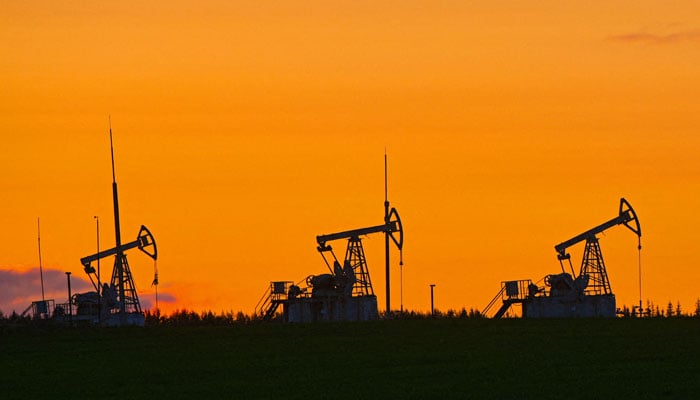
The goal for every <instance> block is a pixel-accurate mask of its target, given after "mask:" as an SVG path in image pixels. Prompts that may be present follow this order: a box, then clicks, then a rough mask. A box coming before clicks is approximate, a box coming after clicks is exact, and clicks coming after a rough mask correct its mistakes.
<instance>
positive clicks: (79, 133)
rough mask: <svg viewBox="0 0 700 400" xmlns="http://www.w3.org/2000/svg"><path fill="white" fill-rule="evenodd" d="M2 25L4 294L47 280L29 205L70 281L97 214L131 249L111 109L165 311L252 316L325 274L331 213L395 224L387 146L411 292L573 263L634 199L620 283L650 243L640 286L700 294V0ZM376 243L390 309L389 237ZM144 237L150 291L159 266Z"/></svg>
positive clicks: (472, 296)
mask: <svg viewBox="0 0 700 400" xmlns="http://www.w3.org/2000/svg"><path fill="white" fill-rule="evenodd" d="M0 26H1V28H0V49H1V50H2V54H3V55H2V57H1V58H0V81H1V84H0V137H1V138H2V146H0V169H1V171H2V174H0V187H1V188H2V192H1V193H0V210H1V211H0V226H2V229H1V230H0V243H1V246H0V269H1V270H2V275H0V276H1V277H2V281H0V292H1V294H0V310H2V311H3V312H4V313H6V314H7V313H8V312H11V311H12V309H15V310H16V311H18V312H21V311H22V310H23V309H24V308H25V307H26V306H27V305H29V303H31V301H32V300H38V299H40V298H41V291H40V287H38V286H37V285H36V284H32V283H27V279H30V278H29V276H30V275H31V273H28V271H34V270H35V268H36V267H37V266H38V255H37V226H36V221H37V217H40V218H41V230H42V238H41V240H42V257H43V264H44V268H45V269H46V270H49V271H54V272H52V273H51V274H50V275H48V276H49V277H50V278H48V279H54V280H58V279H60V282H50V287H51V288H52V289H51V291H50V293H48V294H49V295H50V296H52V298H56V299H57V300H58V299H61V301H63V300H62V299H63V298H64V297H65V296H66V294H65V290H64V284H65V275H63V272H64V271H72V273H73V275H72V276H73V278H74V279H75V280H79V279H86V278H87V277H86V275H85V274H84V273H83V271H82V266H81V265H80V262H79V260H80V258H81V257H84V256H86V255H89V254H92V253H94V252H95V250H96V231H95V219H94V218H93V216H95V215H98V216H99V217H100V223H101V229H100V231H101V232H100V233H101V238H100V240H101V246H102V248H107V247H109V246H113V245H114V242H115V239H114V226H113V214H112V197H111V196H112V194H111V179H112V177H111V167H110V154H109V122H108V118H109V116H110V115H111V118H112V128H113V132H114V148H115V160H116V176H117V182H118V184H119V195H120V199H119V200H120V208H121V226H122V236H123V237H124V238H125V240H133V239H134V238H135V237H136V235H137V233H138V230H139V227H140V226H141V225H142V224H144V225H146V226H148V228H149V229H150V230H151V231H152V232H153V235H154V236H155V239H156V241H157V243H158V252H159V259H158V269H159V272H160V286H159V289H158V290H159V301H160V306H161V309H163V310H164V311H166V312H167V311H172V310H175V309H183V308H186V309H191V310H195V311H200V310H212V311H214V312H219V311H229V310H234V311H237V310H242V311H244V312H246V313H249V312H252V311H253V308H254V306H255V304H256V303H257V301H258V299H259V298H260V296H261V295H262V294H263V292H264V291H265V289H266V288H267V287H268V285H269V282H270V281H276V280H290V281H295V282H298V281H301V280H303V279H305V278H306V276H308V275H311V274H319V273H324V272H325V271H326V269H325V265H324V264H323V261H322V259H321V257H320V255H319V254H318V252H317V251H316V242H315V238H316V235H319V234H324V233H331V232H336V231H342V230H347V229H353V228H360V227H364V226H372V225H377V224H381V223H382V218H383V201H384V170H383V156H384V152H385V149H386V152H387V154H388V159H389V200H390V201H391V205H392V206H393V207H396V208H397V210H398V212H399V213H400V215H401V219H402V220H403V224H404V229H405V246H404V252H403V259H404V264H405V265H404V267H403V305H404V308H407V309H412V310H418V311H427V310H429V308H430V297H429V296H430V288H429V285H430V284H433V283H434V284H436V287H435V301H436V307H438V308H439V309H442V310H447V309H449V308H454V309H460V308H462V307H466V308H467V309H469V308H476V309H481V308H483V307H484V306H485V305H486V304H487V303H488V302H489V301H490V300H491V298H492V297H493V296H494V295H495V294H496V292H497V291H498V290H499V289H500V282H501V281H504V280H511V279H532V280H533V281H538V280H540V279H541V278H543V277H544V276H545V275H547V274H550V273H557V272H560V271H561V269H560V266H559V262H558V261H557V258H556V253H555V251H554V248H553V247H554V245H555V244H557V243H559V242H561V241H564V240H566V239H569V238H570V237H572V236H575V235H576V234H578V233H581V232H583V231H584V230H586V229H588V228H591V227H593V226H595V225H597V224H600V223H602V222H604V221H607V220H609V219H610V218H612V217H615V216H616V214H617V207H618V203H619V199H620V198H621V197H625V198H626V199H627V200H629V202H630V203H631V204H632V205H633V207H634V209H635V210H636V212H637V214H638V215H639V219H640V222H641V226H642V231H643V237H642V246H643V249H642V252H641V258H640V257H639V254H638V252H637V237H636V236H635V235H634V234H632V233H631V232H630V231H628V230H627V229H625V228H624V227H616V228H613V229H610V230H609V231H608V232H606V233H605V234H603V235H600V236H599V238H600V243H601V247H602V249H603V254H604V255H605V261H606V264H607V266H608V274H609V277H610V282H611V285H612V289H613V292H614V293H615V294H616V296H617V302H618V305H620V306H621V305H632V304H636V303H637V302H638V299H639V287H638V285H639V281H638V278H639V277H638V268H639V260H641V267H642V271H643V282H642V283H643V298H644V301H647V300H651V301H653V302H655V303H656V304H660V305H662V306H664V305H665V304H666V303H668V302H669V301H672V302H673V303H674V304H675V303H676V302H680V303H681V304H682V305H683V307H684V309H686V310H687V309H690V308H692V307H694V304H695V301H696V299H698V298H699V297H700V290H699V289H698V287H699V286H700V267H699V265H698V260H697V258H696V254H695V253H696V251H695V250H696V248H697V243H698V241H699V239H700V234H698V232H697V230H696V229H695V226H698V225H700V214H698V213H697V209H698V205H700V200H699V199H700V185H699V184H698V183H699V178H700V157H699V155H700V98H699V97H698V93H700V67H699V66H700V4H699V3H698V2H696V1H680V2H674V3H673V5H670V4H668V3H666V2H660V1H635V2H629V1H611V2H605V3H604V4H603V3H598V2H593V3H591V2H585V1H570V2H561V1H540V2H518V1H497V2H494V1H476V2H461V1H417V0H416V1H405V2H376V1H339V2H327V1H311V2H303V4H302V3H300V2H296V1H278V2H270V3H267V2H262V4H261V2H255V1H243V2H237V1H233V2H231V1H203V2H186V1H170V2H159V1H154V2H138V3H136V4H122V3H115V2H106V1H96V2H90V3H87V4H79V3H73V2H53V1H36V2H7V3H6V4H3V7H2V11H0ZM363 241H364V245H365V251H366V255H367V258H368V263H369V269H370V273H371V276H372V282H373V284H374V290H375V293H376V294H377V296H378V303H379V305H380V309H382V308H383V305H384V298H385V297H384V296H385V290H384V284H385V283H384V282H385V280H384V253H383V245H384V239H383V237H382V236H381V235H375V236H368V237H366V238H364V239H363ZM338 247H339V248H340V247H341V244H340V243H339V244H338ZM392 251H394V250H392ZM582 252H583V245H582V244H581V245H579V246H578V247H574V248H572V249H571V254H572V256H573V259H572V260H573V262H574V266H575V268H576V269H577V270H578V263H579V262H580V257H581V254H582ZM128 257H129V262H130V265H131V269H132V272H133V274H134V277H135V279H136V286H137V289H138V290H139V294H140V296H141V297H142V302H143V303H144V308H150V307H153V306H154V294H155V293H154V288H153V287H152V286H151V281H152V280H153V269H154V265H153V262H152V260H151V259H150V258H148V257H147V256H145V255H143V254H141V253H140V252H138V251H132V252H129V253H128ZM391 257H392V264H393V265H392V268H393V269H392V278H391V285H392V306H393V308H396V309H398V308H399V305H400V298H399V293H400V286H401V283H400V281H399V265H398V252H395V251H394V252H393V253H392V256H391ZM105 266H106V267H105ZM105 271H106V272H107V273H111V264H110V262H105V263H103V273H105ZM58 272H60V274H59V273H58ZM45 278H46V277H45ZM31 279H38V275H37V274H34V278H31ZM19 281H21V282H23V284H22V286H21V287H22V288H23V289H22V290H21V292H22V293H18V290H12V291H9V290H8V289H7V288H8V287H13V288H17V287H20V285H19V284H18V282H19ZM78 285H79V286H80V284H78Z"/></svg>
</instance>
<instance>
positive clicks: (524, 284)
mask: <svg viewBox="0 0 700 400" xmlns="http://www.w3.org/2000/svg"><path fill="white" fill-rule="evenodd" d="M617 225H624V226H625V227H627V228H628V229H629V230H631V231H632V232H633V233H635V234H636V235H637V238H638V249H639V250H641V248H642V245H641V237H642V229H641V226H640V225H639V219H638V218H637V213H636V212H635V211H634V209H633V208H632V206H631V205H630V203H629V202H628V201H627V200H625V199H624V198H622V199H620V208H619V212H618V216H617V217H615V218H613V219H611V220H609V221H607V222H604V223H602V224H600V225H598V226H596V227H594V228H592V229H589V230H587V231H585V232H583V233H581V234H580V235H577V236H574V237H573V238H571V239H569V240H567V241H564V242H562V243H559V244H558V245H556V246H554V249H555V250H556V252H557V258H558V259H559V263H560V265H561V268H562V272H561V273H560V274H553V275H547V276H545V278H544V284H545V286H544V287H539V286H538V285H537V284H534V283H532V281H530V280H519V281H506V282H502V283H501V291H500V292H499V293H498V294H497V295H496V297H494V298H493V300H491V302H490V303H489V305H488V306H487V307H486V308H485V309H484V311H483V314H485V315H487V314H488V313H489V311H490V310H491V309H492V307H493V306H494V305H495V304H496V303H497V302H498V300H499V299H501V300H502V305H501V307H500V309H499V310H498V311H497V312H496V314H495V315H494V318H500V317H501V316H503V315H504V314H505V312H506V311H507V310H508V308H509V307H510V306H511V305H513V304H522V310H523V317H528V318H548V317H554V318H557V317H614V316H615V313H616V305H615V295H614V294H613V292H612V289H611V288H610V280H609V279H608V273H607V270H606V267H605V262H604V261H603V253H602V252H601V250H600V244H599V243H598V238H597V236H596V235H598V234H599V233H602V232H604V231H606V230H607V229H610V228H612V227H614V226H617ZM583 241H585V242H586V247H585V249H584V253H583V260H582V261H581V268H580V270H579V274H578V276H576V275H575V273H574V269H573V265H572V264H571V255H570V254H569V253H568V252H567V249H568V248H569V247H571V246H573V245H575V244H578V243H580V242H583ZM565 261H568V264H569V268H570V270H571V274H569V273H568V272H566V271H565V268H564V262H565Z"/></svg>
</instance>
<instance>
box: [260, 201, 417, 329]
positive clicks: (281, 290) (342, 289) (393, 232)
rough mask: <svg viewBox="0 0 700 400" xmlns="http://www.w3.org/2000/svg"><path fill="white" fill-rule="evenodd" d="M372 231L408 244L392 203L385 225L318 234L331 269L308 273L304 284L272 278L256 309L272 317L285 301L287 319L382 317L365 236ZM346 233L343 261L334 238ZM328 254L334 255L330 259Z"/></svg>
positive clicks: (361, 319)
mask: <svg viewBox="0 0 700 400" xmlns="http://www.w3.org/2000/svg"><path fill="white" fill-rule="evenodd" d="M373 233H384V234H386V235H388V236H389V238H391V240H392V241H393V242H394V244H395V245H396V247H397V248H398V249H399V250H401V249H402V248H403V227H402V225H401V219H400V218H399V214H398V212H397V211H396V209H395V208H392V209H391V212H390V213H389V218H388V219H386V222H385V223H384V224H382V225H376V226H371V227H367V228H360V229H353V230H349V231H343V232H338V233H332V234H329V235H320V236H317V237H316V242H317V243H318V247H317V248H316V249H317V250H318V252H319V253H320V254H321V257H323V261H324V262H325V264H326V266H327V267H328V270H329V273H327V274H320V275H309V276H308V277H307V278H306V279H305V281H304V283H306V286H305V287H302V286H301V285H299V284H293V283H292V282H289V281H284V282H272V283H271V285H270V292H269V294H267V293H266V295H264V296H263V299H261V301H260V302H259V303H258V306H257V307H256V313H257V314H258V315H260V316H261V317H262V318H263V319H270V318H272V317H273V316H274V314H275V312H276V310H277V307H278V306H279V305H280V304H281V305H282V306H283V315H284V319H285V320H286V321H288V322H312V321H366V320H372V319H377V318H378V317H379V312H378V309H377V296H375V294H374V289H373V288H372V280H371V278H370V274H369V269H368V267H367V259H366V257H365V251H364V247H363V246H362V238H361V236H365V235H370V234H373ZM342 239H347V248H346V250H345V258H344V259H343V261H342V263H341V262H340V261H339V260H338V258H337V257H336V255H335V252H334V251H333V248H332V247H331V245H330V244H329V242H332V241H335V240H342ZM327 254H330V255H331V258H330V260H329V258H328V257H327V256H326V255H327ZM331 264H332V265H331Z"/></svg>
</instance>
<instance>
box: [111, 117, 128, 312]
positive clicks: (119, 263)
mask: <svg viewBox="0 0 700 400" xmlns="http://www.w3.org/2000/svg"><path fill="white" fill-rule="evenodd" d="M109 148H110V151H111V153H112V201H113V202H114V237H115V241H116V243H117V246H116V247H117V255H116V258H115V264H116V265H115V266H116V268H115V269H116V272H117V286H118V290H119V312H120V313H122V314H125V313H126V301H125V298H124V264H123V260H124V251H123V250H122V235H121V226H120V224H119V199H118V196H117V178H116V173H115V172H114V142H113V141H112V117H111V116H110V118H109Z"/></svg>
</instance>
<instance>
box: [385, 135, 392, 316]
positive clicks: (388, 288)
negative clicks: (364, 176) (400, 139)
mask: <svg viewBox="0 0 700 400" xmlns="http://www.w3.org/2000/svg"><path fill="white" fill-rule="evenodd" d="M387 165H388V163H387V156H386V149H384V223H385V224H389V219H390V216H389V183H388V182H389V179H388V174H389V173H388V166H387ZM389 235H390V233H389V232H384V255H385V257H386V258H385V262H386V265H385V267H386V270H385V273H386V313H387V315H388V314H389V313H391V281H390V279H389Z"/></svg>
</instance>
